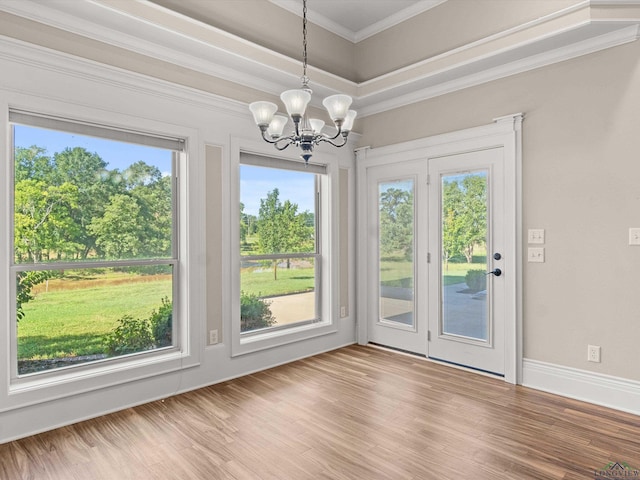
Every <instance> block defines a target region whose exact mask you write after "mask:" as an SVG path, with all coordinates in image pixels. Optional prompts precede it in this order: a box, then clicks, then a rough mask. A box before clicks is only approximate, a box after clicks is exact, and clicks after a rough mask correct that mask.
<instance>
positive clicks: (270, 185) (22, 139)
mask: <svg viewBox="0 0 640 480" xmlns="http://www.w3.org/2000/svg"><path fill="white" fill-rule="evenodd" d="M14 142H15V146H16V147H24V148H29V147H31V146H33V145H36V146H38V147H42V148H45V149H46V150H47V155H48V156H51V157H53V154H54V153H58V152H62V151H63V150H64V149H65V148H74V147H83V148H85V149H86V150H87V151H89V152H91V153H97V154H98V155H99V156H100V158H102V159H103V160H104V161H105V162H107V168H108V169H109V170H113V169H115V168H117V169H118V170H120V171H123V170H125V169H126V168H127V167H129V165H131V164H133V163H135V162H137V161H140V160H142V161H144V162H145V163H147V164H148V165H154V166H156V167H158V168H159V169H160V171H161V172H163V173H169V172H170V171H171V151H169V150H164V149H160V148H153V147H146V146H143V145H135V144H130V143H124V142H118V141H114V140H107V139H102V138H96V137H89V136H86V135H78V134H73V133H66V132H59V131H55V130H48V129H44V128H37V127H28V126H23V125H15V128H14ZM314 180H315V175H314V174H312V173H306V172H296V171H290V170H282V169H278V168H266V167H253V166H247V165H242V166H241V167H240V195H241V199H240V201H241V202H243V203H244V205H245V209H244V211H245V213H248V214H251V215H256V216H257V215H258V211H259V209H260V199H262V198H266V196H267V193H269V192H270V191H272V190H273V189H274V188H278V190H279V191H280V201H281V202H284V201H285V200H289V201H291V202H292V203H296V204H298V212H304V211H305V210H309V211H310V212H313V211H314V209H315V205H314V190H315V188H314Z"/></svg>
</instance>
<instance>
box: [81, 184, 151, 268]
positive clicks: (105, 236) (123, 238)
mask: <svg viewBox="0 0 640 480" xmlns="http://www.w3.org/2000/svg"><path fill="white" fill-rule="evenodd" d="M139 215H140V205H139V204H138V201H137V200H136V199H135V198H133V197H131V196H129V195H123V194H117V195H114V196H113V197H112V198H111V201H110V202H109V204H108V205H107V207H106V208H105V211H104V215H103V216H102V217H98V218H94V219H93V220H92V221H91V223H90V224H89V225H88V227H87V230H88V231H89V232H90V233H91V234H92V235H94V236H95V238H96V246H97V247H98V248H99V249H100V251H101V252H103V253H104V254H105V256H106V257H107V258H111V259H122V258H135V257H138V256H140V254H141V252H142V250H143V241H142V239H143V237H144V235H145V225H144V224H142V223H140V222H139V221H138V219H139Z"/></svg>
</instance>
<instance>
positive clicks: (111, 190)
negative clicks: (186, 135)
mask: <svg viewBox="0 0 640 480" xmlns="http://www.w3.org/2000/svg"><path fill="white" fill-rule="evenodd" d="M12 113H13V115H10V119H12V121H13V124H12V128H13V140H14V179H13V180H14V181H13V185H14V198H13V205H14V209H13V210H14V215H13V227H14V236H13V252H14V257H13V262H12V265H11V270H12V275H13V276H14V278H15V285H16V289H15V321H16V329H15V331H16V335H15V339H13V348H14V352H15V353H14V354H13V355H12V356H13V357H14V363H13V366H14V373H13V375H16V373H17V375H19V376H20V375H26V374H33V373H37V372H43V371H50V370H52V369H59V368H63V367H70V366H75V365H78V364H85V363H87V362H96V361H103V360H106V359H110V358H114V357H119V356H123V355H129V354H139V353H142V352H150V351H155V350H158V349H162V348H167V347H172V346H174V345H175V338H176V335H175V329H174V328H175V327H174V322H173V311H174V310H173V300H174V298H173V290H174V284H175V280H174V273H175V270H176V265H177V253H176V252H177V249H176V248H175V245H174V237H175V235H174V231H175V223H176V222H175V219H174V212H175V210H176V207H175V192H174V187H173V178H174V177H175V175H174V174H173V172H174V168H175V166H174V165H175V160H176V158H177V157H176V149H172V148H167V147H165V146H163V147H159V146H155V145H154V144H155V143H157V144H158V145H163V140H166V142H165V143H169V146H170V145H171V142H173V143H176V145H179V144H180V141H179V140H168V139H162V138H158V139H156V138H155V137H149V136H147V135H143V134H137V133H132V132H120V131H113V130H109V129H102V128H101V127H95V126H87V125H83V124H74V123H71V122H68V121H65V120H56V119H49V118H42V117H37V116H33V118H32V117H31V116H30V115H31V114H22V113H15V112H12ZM42 125H45V128H43V127H42ZM74 130H75V131H74ZM87 132H89V133H90V135H89V134H86V133H87ZM102 133H104V137H102ZM120 137H122V138H126V139H127V142H126V143H125V142H124V141H122V140H118V138H120ZM138 139H140V141H141V143H142V142H143V141H144V143H145V145H142V144H138V143H135V142H136V141H137V140H138ZM130 142H134V143H130ZM148 145H154V146H148Z"/></svg>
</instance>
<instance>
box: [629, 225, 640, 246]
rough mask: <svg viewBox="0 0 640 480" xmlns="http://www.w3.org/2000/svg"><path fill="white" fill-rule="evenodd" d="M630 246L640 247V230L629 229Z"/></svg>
mask: <svg viewBox="0 0 640 480" xmlns="http://www.w3.org/2000/svg"><path fill="white" fill-rule="evenodd" d="M629 245H640V228H630V229H629Z"/></svg>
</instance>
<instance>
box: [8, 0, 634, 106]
mask: <svg viewBox="0 0 640 480" xmlns="http://www.w3.org/2000/svg"><path fill="white" fill-rule="evenodd" d="M602 5H606V6H607V7H611V6H616V5H620V6H625V7H626V8H625V9H624V12H622V13H624V15H626V17H623V18H621V14H620V12H616V13H615V14H616V15H617V16H616V18H603V15H602V14H599V15H598V16H597V18H594V16H593V15H592V14H593V10H594V7H595V8H596V9H597V7H598V6H602ZM629 7H630V8H629ZM636 7H638V8H636ZM614 10H615V9H614ZM621 10H622V9H621ZM0 11H5V12H7V13H10V14H13V15H18V16H21V17H24V18H27V19H30V20H33V21H36V22H40V23H43V24H46V25H50V26H52V27H56V28H59V29H62V30H65V31H68V32H71V33H75V34H77V35H81V36H84V37H87V38H91V39H94V40H97V41H100V42H104V43H106V44H109V45H113V46H116V47H119V48H122V49H126V50H129V51H132V52H135V53H138V54H142V55H145V56H148V57H151V58H154V59H158V60H161V61H164V62H168V63H171V64H174V65H178V66H181V67H184V68H188V69H192V70H195V71H198V72H201V73H204V74H206V75H209V76H211V77H212V78H220V79H223V80H227V81H230V82H233V83H236V84H239V85H242V86H245V87H249V88H252V89H254V90H256V91H260V92H264V93H266V94H270V95H273V96H278V95H279V94H280V93H281V92H282V91H283V90H287V89H289V88H291V87H292V86H296V85H298V83H299V74H300V63H299V61H298V60H295V59H292V58H289V57H287V56H285V55H281V54H279V53H277V52H274V51H272V50H269V49H267V48H264V47H262V46H260V45H257V44H254V43H252V42H249V41H247V40H244V39H242V38H240V37H237V36H235V35H232V34H230V33H228V32H225V31H223V30H220V29H217V28H215V27H212V26H210V25H207V24H204V23H202V22H198V21H196V20H194V19H191V18H189V17H186V16H184V15H181V14H178V13H176V12H173V11H171V10H168V9H165V8H163V7H161V6H159V5H157V4H154V3H152V2H149V1H146V0H128V1H127V2H122V1H119V0H75V1H74V2H69V1H66V0H48V1H47V2H41V1H39V0H3V1H2V2H1V3H0ZM607 11H608V10H607ZM639 25H640V0H591V1H590V0H585V1H583V2H580V3H578V4H576V5H574V6H572V7H570V8H567V9H564V10H561V11H559V12H556V13H554V14H552V15H548V16H545V17H541V18H539V19H536V20H534V21H532V22H528V23H526V24H523V25H520V26H518V27H515V28H512V29H509V30H506V31H504V32H500V33H498V34H496V35H492V36H490V37H487V38H484V39H481V40H479V41H476V42H473V43H471V44H468V45H464V46H462V47H460V48H457V49H455V50H451V51H449V52H445V53H443V54H441V55H438V56H436V57H432V58H429V59H427V60H424V61H422V62H418V63H416V64H413V65H410V66H408V67H405V68H402V69H398V70H396V71H393V72H390V73H388V74H385V75H381V76H379V77H377V78H374V79H371V80H368V81H366V82H362V83H359V84H358V83H355V82H352V81H350V80H347V79H344V78H341V77H339V76H336V75H333V74H331V73H329V72H326V71H323V70H320V69H317V68H314V67H309V71H308V75H309V77H310V78H311V80H312V88H313V90H314V93H315V94H316V95H314V100H313V106H315V107H319V108H321V105H320V103H319V98H324V97H326V96H328V95H331V94H334V93H338V92H341V93H346V94H347V95H350V96H352V97H353V98H354V103H353V106H354V108H355V109H356V110H358V113H359V116H360V117H363V116H367V115H373V114H377V113H381V112H384V111H387V110H392V109H395V108H398V107H401V106H403V105H409V104H411V103H415V102H419V101H422V100H426V99H429V98H433V97H435V96H439V95H444V94H447V93H451V92H454V91H457V90H461V89H464V88H468V87H471V86H475V85H480V84H482V83H486V82H490V81H493V80H497V79H500V78H504V77H506V76H509V75H515V74H517V73H521V72H526V71H528V70H532V69H535V68H540V67H543V66H547V65H551V64H553V63H557V62H562V61H565V60H568V59H571V58H575V57H579V56H581V55H586V54H589V53H593V52H596V51H598V50H602V49H605V48H610V47H613V46H617V45H621V44H624V43H627V42H632V41H635V40H637V39H638V37H639V31H638V27H639Z"/></svg>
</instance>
